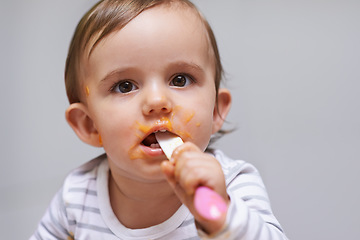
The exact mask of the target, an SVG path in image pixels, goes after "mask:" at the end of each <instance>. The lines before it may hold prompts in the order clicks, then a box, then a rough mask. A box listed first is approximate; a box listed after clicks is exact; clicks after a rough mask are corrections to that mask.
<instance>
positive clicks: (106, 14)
mask: <svg viewBox="0 0 360 240" xmlns="http://www.w3.org/2000/svg"><path fill="white" fill-rule="evenodd" d="M175 2H176V3H180V4H182V5H183V6H187V7H190V8H191V9H193V10H195V11H196V12H197V13H198V14H199V17H200V19H201V20H202V22H203V24H204V26H205V28H206V31H207V34H208V38H209V41H210V45H211V47H212V49H213V53H214V58H215V59H214V61H215V68H216V69H215V79H214V81H215V88H216V93H217V92H218V89H219V87H220V82H221V79H222V75H223V68H222V65H221V61H220V55H219V51H218V47H217V43H216V39H215V36H214V33H213V31H212V29H211V27H210V25H209V23H208V22H207V20H206V19H205V18H204V17H203V16H202V14H201V13H200V12H199V10H198V9H197V8H196V6H195V5H194V4H193V3H191V2H190V1H188V0H102V1H99V2H98V3H97V4H95V5H94V6H93V7H92V8H91V9H90V10H89V11H88V12H87V13H86V14H85V15H84V16H83V17H82V18H81V20H80V22H79V23H78V25H77V27H76V29H75V33H74V35H73V38H72V40H71V43H70V47H69V51H68V55H67V59H66V65H65V86H66V93H67V96H68V99H69V102H70V104H71V103H76V102H81V95H82V94H83V93H82V92H83V91H81V83H80V74H79V72H80V69H81V62H82V59H83V57H84V56H86V55H85V54H86V53H87V54H88V56H90V54H91V52H92V51H93V49H94V48H95V47H96V45H97V44H98V43H99V42H100V41H101V40H103V39H104V38H105V37H106V36H108V35H109V34H110V33H113V32H114V31H116V30H120V29H122V28H123V27H124V26H125V25H126V24H127V23H129V22H130V21H131V20H132V19H134V18H135V17H136V16H137V15H139V14H140V13H141V12H142V11H144V10H146V9H148V8H151V7H153V6H156V5H160V4H171V3H175ZM216 95H217V94H216Z"/></svg>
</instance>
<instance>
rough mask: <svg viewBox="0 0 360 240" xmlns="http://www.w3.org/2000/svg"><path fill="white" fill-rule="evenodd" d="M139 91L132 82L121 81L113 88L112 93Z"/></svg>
mask: <svg viewBox="0 0 360 240" xmlns="http://www.w3.org/2000/svg"><path fill="white" fill-rule="evenodd" d="M136 89H138V88H137V86H136V85H135V84H133V83H132V82H131V81H127V80H124V81H121V82H119V83H116V84H115V85H114V86H113V87H112V89H111V90H112V91H114V92H120V93H129V92H131V91H134V90H136Z"/></svg>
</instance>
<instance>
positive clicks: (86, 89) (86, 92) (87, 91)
mask: <svg viewBox="0 0 360 240" xmlns="http://www.w3.org/2000/svg"><path fill="white" fill-rule="evenodd" d="M85 95H86V97H88V96H89V95H90V89H89V87H88V86H86V87H85Z"/></svg>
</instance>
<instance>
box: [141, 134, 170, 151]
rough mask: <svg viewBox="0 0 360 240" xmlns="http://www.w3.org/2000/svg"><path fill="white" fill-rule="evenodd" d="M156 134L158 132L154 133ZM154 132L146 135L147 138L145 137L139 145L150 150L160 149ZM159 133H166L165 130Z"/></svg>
mask: <svg viewBox="0 0 360 240" xmlns="http://www.w3.org/2000/svg"><path fill="white" fill-rule="evenodd" d="M156 132H158V131H156ZM156 132H153V133H151V134H150V135H148V136H147V137H145V138H144V140H143V141H142V142H141V144H142V145H144V146H146V147H150V148H160V145H159V143H158V141H157V140H156V137H155V133H156ZM160 132H166V130H162V131H160Z"/></svg>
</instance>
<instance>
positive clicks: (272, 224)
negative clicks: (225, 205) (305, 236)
mask: <svg viewBox="0 0 360 240" xmlns="http://www.w3.org/2000/svg"><path fill="white" fill-rule="evenodd" d="M232 161H234V162H237V164H236V166H235V165H234V162H232V163H230V164H229V165H227V167H226V166H225V169H223V170H224V173H225V175H226V176H227V177H226V178H227V183H228V194H229V197H230V200H231V203H230V206H229V209H228V215H227V220H226V224H225V226H224V228H223V229H222V231H221V232H220V233H218V234H217V235H216V236H208V235H206V234H205V233H204V232H202V231H201V230H199V236H200V237H201V239H216V240H220V239H226V240H231V239H233V240H235V239H236V240H250V239H251V240H280V239H281V240H286V239H287V237H286V236H285V233H284V232H283V230H282V228H281V226H280V224H279V222H278V221H277V219H276V218H275V216H274V214H273V212H272V210H271V206H270V200H269V198H268V194H267V192H266V189H265V186H264V183H263V181H262V179H261V176H260V174H259V173H258V171H257V170H256V168H255V167H253V166H252V165H251V164H248V163H246V162H243V161H235V160H232ZM231 175H232V176H231Z"/></svg>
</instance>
